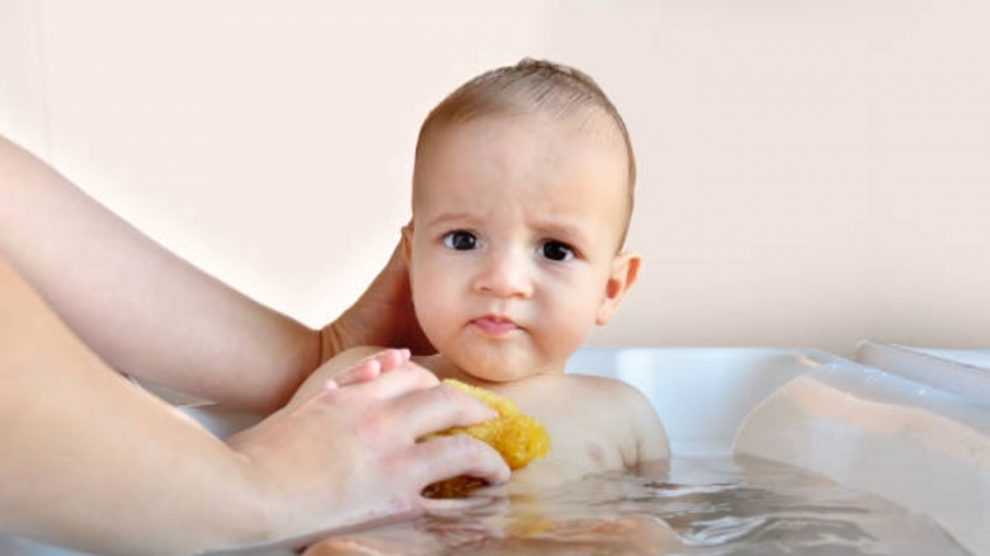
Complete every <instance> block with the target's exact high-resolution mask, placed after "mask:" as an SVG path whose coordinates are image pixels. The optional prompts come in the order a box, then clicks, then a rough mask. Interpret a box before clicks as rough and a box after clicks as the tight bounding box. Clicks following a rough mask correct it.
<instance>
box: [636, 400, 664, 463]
mask: <svg viewBox="0 0 990 556" xmlns="http://www.w3.org/2000/svg"><path fill="white" fill-rule="evenodd" d="M630 390H632V392H631V394H630V396H629V398H630V400H629V404H628V406H627V407H628V408H629V415H630V419H631V420H632V422H633V430H634V431H635V432H634V434H635V437H636V464H637V465H638V464H641V463H643V462H644V461H649V460H656V459H664V458H668V457H670V442H669V441H668V440H667V431H666V430H664V427H663V422H662V421H660V416H659V415H658V414H657V412H656V409H654V408H653V405H652V404H651V403H650V401H649V400H648V399H647V398H646V396H644V395H643V393H642V392H640V391H639V390H637V389H635V388H630Z"/></svg>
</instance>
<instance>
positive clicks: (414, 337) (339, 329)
mask: <svg viewBox="0 0 990 556" xmlns="http://www.w3.org/2000/svg"><path fill="white" fill-rule="evenodd" d="M368 345H370V346H388V347H396V348H398V347H405V348H409V349H411V350H412V352H413V353H414V354H417V355H419V354H431V353H434V352H435V351H436V350H435V349H434V348H433V345H432V344H430V341H429V340H428V339H427V338H426V335H425V334H423V330H422V329H421V328H420V327H419V322H418V321H417V320H416V312H415V310H414V309H413V302H412V290H411V289H410V287H409V267H408V265H407V264H406V260H405V258H404V257H403V256H402V243H401V240H400V242H399V244H398V245H396V247H395V250H394V251H392V257H391V258H390V259H389V261H388V263H387V264H386V265H385V268H383V269H382V271H381V272H380V273H379V274H378V276H377V277H376V278H375V280H374V281H373V282H372V283H371V285H370V286H368V289H367V290H365V292H364V294H362V295H361V297H360V298H359V299H358V300H357V302H356V303H354V305H352V306H351V307H350V308H349V309H347V311H345V312H344V314H343V315H341V316H340V318H338V319H337V320H335V321H334V322H332V323H330V324H329V325H327V326H326V327H324V328H323V340H322V347H323V351H322V361H321V362H323V361H326V360H328V359H330V358H331V357H333V356H334V355H336V354H338V353H341V352H343V351H345V350H347V349H349V348H352V347H356V346H368Z"/></svg>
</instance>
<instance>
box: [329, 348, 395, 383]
mask: <svg viewBox="0 0 990 556" xmlns="http://www.w3.org/2000/svg"><path fill="white" fill-rule="evenodd" d="M407 361H409V350H408V349H387V350H384V351H381V352H379V353H376V354H375V355H372V356H371V357H369V358H367V359H365V360H364V361H362V362H361V363H360V364H359V365H358V366H356V367H354V368H353V369H350V370H347V371H344V372H342V373H340V374H339V375H337V376H335V377H333V378H332V379H330V380H328V381H327V383H326V387H327V388H328V389H333V388H336V387H339V386H347V385H349V384H357V383H360V382H367V381H369V380H374V379H375V378H378V375H379V374H381V373H385V372H388V371H391V370H393V369H397V368H399V367H400V366H402V364H403V363H405V362H407Z"/></svg>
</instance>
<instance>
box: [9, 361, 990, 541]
mask: <svg viewBox="0 0 990 556" xmlns="http://www.w3.org/2000/svg"><path fill="white" fill-rule="evenodd" d="M568 371H569V372H573V373H580V374H593V375H598V376H608V377H612V378H617V379H619V380H623V381H626V382H628V383H630V384H632V385H634V386H636V387H637V388H639V389H640V390H641V391H643V392H644V393H645V394H646V396H647V397H648V398H649V399H650V401H651V402H652V403H653V405H654V406H655V407H656V408H657V411H658V412H659V413H660V416H661V417H662V419H663V421H664V424H665V426H666V429H667V433H668V436H669V438H670V443H671V449H672V452H673V453H674V454H675V455H687V456H717V455H725V454H731V453H734V452H735V453H739V454H746V455H755V456H759V457H762V458H766V459H772V460H777V461H781V462H784V463H787V464H790V465H794V466H797V467H800V468H804V469H807V470H810V471H813V472H816V473H819V474H822V475H825V476H827V477H829V478H830V479H832V480H834V481H836V482H838V483H840V484H842V485H845V486H848V487H852V488H854V489H858V490H861V491H866V492H869V493H872V494H877V495H880V496H882V497H884V498H886V499H888V500H890V501H892V502H895V503H897V504H899V505H901V506H903V507H905V508H909V509H912V510H914V511H917V512H922V513H925V514H927V515H929V516H930V517H932V518H933V519H934V520H936V521H937V522H938V523H939V524H940V525H941V526H942V527H943V528H944V529H945V530H946V531H947V532H949V533H950V534H951V535H953V536H954V537H955V539H956V540H957V541H959V543H960V544H962V545H963V546H964V547H966V548H967V549H968V550H970V551H972V552H973V553H975V554H990V526H988V525H987V524H990V404H986V403H983V402H982V401H979V400H977V399H974V398H971V397H967V396H966V395H964V394H965V392H952V391H947V390H945V389H943V388H937V387H935V386H932V385H931V384H925V383H924V382H919V381H917V380H910V379H908V378H905V377H903V376H898V375H897V374H892V373H888V372H884V371H880V370H877V369H875V368H872V367H870V366H867V365H864V364H862V363H855V362H852V361H849V360H846V359H843V358H840V357H837V356H835V355H832V354H829V353H826V352H822V351H816V350H805V349H766V348H684V349H668V348H643V349H609V348H585V349H582V350H580V351H579V352H578V353H576V354H575V356H574V357H573V358H572V359H571V361H570V362H569V363H568ZM913 378H915V379H917V378H918V377H917V376H914V377H913ZM983 378H984V379H985V380H987V381H988V382H990V372H988V373H987V374H986V376H984V377H983ZM983 387H984V388H985V387H986V385H984V386H983ZM184 411H185V412H186V413H188V414H190V415H191V416H193V417H194V418H196V419H197V420H199V421H200V422H201V423H203V424H204V425H205V426H206V427H207V428H209V429H210V430H211V431H213V432H214V433H215V434H218V435H220V436H223V435H225V434H227V433H229V432H232V431H234V430H237V429H239V428H241V427H243V426H245V425H247V424H249V423H251V422H252V421H253V418H252V417H251V416H247V415H243V414H238V413H233V412H229V411H225V410H223V409H222V408H219V407H216V406H208V405H207V406H202V405H201V406H188V407H185V408H184ZM0 553H3V554H14V555H27V554H30V555H32V556H37V555H40V554H45V555H46V556H56V555H58V556H68V555H72V554H79V553H77V552H71V551H66V550H61V549H55V548H50V547H43V546H41V545H38V544H36V543H33V542H30V541H26V540H23V539H12V538H7V539H0ZM250 553H251V554H291V552H289V551H287V550H284V549H279V548H277V547H270V548H266V549H262V550H253V551H250Z"/></svg>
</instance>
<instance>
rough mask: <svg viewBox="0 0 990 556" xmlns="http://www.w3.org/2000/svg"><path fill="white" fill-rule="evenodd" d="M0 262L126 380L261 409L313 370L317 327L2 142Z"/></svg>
mask: <svg viewBox="0 0 990 556" xmlns="http://www.w3.org/2000/svg"><path fill="white" fill-rule="evenodd" d="M0 256H2V257H5V258H6V259H7V260H8V261H10V263H11V264H13V265H14V267H15V268H16V269H17V270H18V272H19V273H20V274H21V275H22V276H24V277H25V278H26V279H27V280H28V281H29V282H30V283H31V285H32V286H33V287H34V288H35V289H36V290H38V291H39V292H40V293H41V294H42V295H43V296H44V297H45V299H46V301H47V302H48V303H49V304H50V305H51V306H52V307H53V308H54V309H55V310H56V311H57V313H58V314H59V316H60V317H61V318H62V319H63V320H64V321H65V322H66V323H67V324H68V325H69V326H70V327H71V328H72V330H73V331H74V332H75V333H76V334H77V335H79V336H80V337H81V338H82V339H83V340H84V341H85V342H86V344H87V345H89V346H90V347H91V348H92V349H93V350H94V351H95V352H96V353H97V354H99V356H100V357H101V358H103V359H104V360H105V361H107V362H108V363H109V364H110V365H112V366H113V367H114V368H116V369H118V370H120V371H123V372H126V373H128V374H132V375H135V376H137V377H143V378H148V379H150V380H153V381H155V382H158V383H161V384H165V385H167V386H170V387H172V388H175V389H179V390H182V391H185V392H189V393H193V394H197V395H200V396H203V397H207V398H210V399H214V400H217V401H221V402H224V403H227V404H229V405H232V406H236V407H241V408H245V409H253V410H257V411H266V410H271V409H274V408H275V407H278V406H279V405H280V404H281V403H283V402H284V401H285V400H286V399H288V397H289V396H291V394H292V392H293V391H294V389H295V387H296V386H297V385H298V384H299V382H300V381H301V380H302V378H304V377H305V375H306V374H307V373H308V372H309V371H310V370H312V369H313V368H315V367H316V366H317V364H318V363H319V352H320V340H319V334H318V332H316V331H313V330H310V329H308V328H307V327H305V326H303V325H301V324H300V323H298V322H296V321H294V320H292V319H290V318H288V317H286V316H284V315H280V314H278V313H277V312H275V311H273V310H271V309H268V308H266V307H263V306H261V305H260V304H258V303H256V302H254V301H252V300H250V299H249V298H247V297H245V296H243V295H241V294H240V293H238V292H236V291H235V290H233V289H232V288H230V287H228V286H226V285H224V284H223V283H221V282H219V281H218V280H216V279H214V278H212V277H210V276H208V275H206V274H205V273H203V272H202V271H200V270H198V269H196V268H195V267H193V266H192V265H190V264H188V263H186V262H185V261H183V260H182V259H180V258H178V257H177V256H175V255H174V254H172V253H170V252H169V251H168V250H166V249H165V248H163V247H162V246H160V245H158V244H157V243H155V242H154V241H153V240H151V239H150V238H148V237H146V236H145V235H143V234H142V233H140V232H139V231H138V230H136V229H135V228H133V227H132V226H130V225H129V224H127V223H126V222H124V221H123V220H122V219H120V218H119V217H117V216H116V215H115V214H113V213H112V212H111V211H109V210H107V209H106V208H105V207H103V206H101V205H100V204H99V203H98V202H96V201H95V200H93V199H92V198H90V197H88V196H87V195H86V194H85V193H83V192H82V191H80V190H79V189H77V188H76V187H75V186H74V185H72V184H71V183H69V181H68V180H66V179H65V178H64V177H62V176H61V175H59V174H58V173H56V172H55V171H54V170H52V169H51V168H50V167H48V166H47V165H45V164H44V163H43V162H41V161H39V160H37V159H36V158H34V157H33V156H31V155H30V154H28V153H27V152H25V151H23V150H21V149H19V148H18V147H16V146H15V145H13V144H11V143H10V142H8V141H6V140H4V139H2V138H0Z"/></svg>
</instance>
